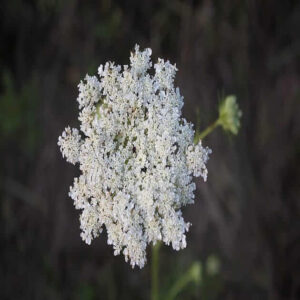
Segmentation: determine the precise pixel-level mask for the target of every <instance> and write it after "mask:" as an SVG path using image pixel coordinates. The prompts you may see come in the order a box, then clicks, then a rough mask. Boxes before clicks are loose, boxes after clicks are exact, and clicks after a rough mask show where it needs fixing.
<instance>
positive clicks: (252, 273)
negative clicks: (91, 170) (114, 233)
mask: <svg viewBox="0 0 300 300" xmlns="http://www.w3.org/2000/svg"><path fill="white" fill-rule="evenodd" d="M135 43H138V44H140V45H141V47H142V48H144V47H151V48H152V50H153V58H154V60H156V59H157V57H163V58H167V59H170V61H171V62H173V63H175V62H176V64H177V67H178V68H179V72H178V76H177V79H176V81H177V85H178V86H180V89H181V92H182V94H183V95H184V96H185V107H184V116H185V117H186V118H187V119H188V120H189V121H192V122H194V123H197V124H198V126H199V127H200V128H201V129H204V128H205V127H206V126H207V125H209V124H210V123H211V122H212V121H214V120H215V119H216V118H217V106H218V102H219V101H220V98H221V97H222V95H227V94H235V95H236V96H237V99H238V101H239V104H240V107H241V109H242V111H243V118H242V128H241V131H240V133H239V135H238V136H237V137H232V136H228V135H225V134H224V133H223V132H222V130H221V129H218V130H217V131H215V132H214V133H212V134H211V135H210V136H209V137H208V138H207V139H206V140H205V142H204V143H205V145H208V146H209V147H211V148H212V149H213V154H212V155H211V159H210V161H209V164H208V168H209V176H208V182H207V183H203V182H202V181H201V180H198V181H197V193H196V194H197V197H196V198H197V201H196V203H195V205H192V206H189V207H187V208H185V209H184V214H185V218H186V220H189V221H191V222H192V223H193V226H192V227H191V230H190V232H189V234H188V247H187V249H185V250H182V251H180V252H175V251H173V250H171V249H170V248H168V247H163V248H162V250H161V280H160V282H161V286H162V288H163V287H165V286H168V284H170V282H172V281H173V280H175V279H174V278H175V277H176V276H177V275H178V274H179V275H180V274H181V273H182V272H184V270H186V269H187V268H188V267H189V266H190V265H191V264H192V263H193V262H194V261H199V262H201V264H202V266H203V270H204V271H203V278H202V279H201V284H200V286H199V285H198V286H195V285H193V284H191V285H189V286H188V288H187V289H186V290H185V291H184V292H182V293H181V294H180V295H179V296H178V297H177V299H204V300H206V299H245V300H246V299H300V218H299V215H300V201H299V196H300V63H299V58H300V57H299V56H300V3H299V1H271V0H265V1H259V0H248V1H238V0H232V1H223V0H219V1H207V0H203V1H179V0H172V1H168V0H165V1H154V0H153V1H150V0H146V1H140V0H129V1H122V0H120V1H110V0H102V1H100V0H99V1H79V0H67V1H59V0H36V1H34V0H32V1H21V0H9V1H1V7H0V155H1V160H0V165H1V168H0V225H1V235H0V254H1V256H0V257H1V260H0V299H46V300H47V299H75V300H77V299H78V300H93V299H104V300H106V299H107V300H115V299H149V293H150V278H151V276H150V260H149V262H148V264H147V266H146V267H145V268H144V269H142V270H139V269H134V270H132V269H131V267H130V265H129V264H126V263H125V262H124V258H123V256H118V257H114V256H113V251H112V248H111V247H110V246H107V245H106V235H105V233H104V234H102V235H101V237H100V238H98V239H97V240H95V241H94V242H93V243H92V245H91V246H87V245H86V244H84V243H83V242H82V241H81V239H80V236H79V233H80V231H79V220H78V216H79V212H78V211H75V208H74V207H73V203H72V200H71V199H70V198H69V197H68V189H69V186H70V185H71V184H72V181H73V177H74V176H76V175H78V170H77V167H74V166H72V165H70V164H68V163H66V162H65V161H64V160H63V158H62V157H61V154H60V152H59V149H58V147H57V138H58V136H59V135H60V134H61V132H62V130H63V129H64V127H65V126H67V125H71V126H78V121H77V114H78V111H77V102H76V101H75V100H76V97H77V84H78V83H79V81H80V79H82V78H83V77H84V76H85V74H86V73H89V74H95V73H96V71H97V67H98V65H99V64H100V63H104V62H106V61H108V60H113V61H116V62H117V63H120V64H125V63H128V59H129V52H130V51H131V50H132V49H133V47H134V45H135ZM212 257H213V262H214V264H213V272H211V274H210V273H209V267H207V268H206V269H205V266H206V265H207V263H208V260H209V258H212ZM149 258H150V252H149ZM210 269H211V267H210ZM205 270H206V271H205Z"/></svg>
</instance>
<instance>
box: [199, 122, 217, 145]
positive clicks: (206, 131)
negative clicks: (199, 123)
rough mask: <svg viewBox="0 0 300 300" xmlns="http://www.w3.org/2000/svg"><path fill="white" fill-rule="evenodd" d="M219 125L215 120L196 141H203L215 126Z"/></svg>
mask: <svg viewBox="0 0 300 300" xmlns="http://www.w3.org/2000/svg"><path fill="white" fill-rule="evenodd" d="M218 125H219V119H217V120H216V121H215V122H214V123H212V124H211V125H209V126H208V127H207V128H206V129H205V130H203V131H202V132H201V133H200V134H199V136H198V141H197V142H199V140H203V139H204V138H205V137H206V136H207V135H209V134H210V133H211V132H212V131H213V130H214V129H215V128H216V127H217V126H218Z"/></svg>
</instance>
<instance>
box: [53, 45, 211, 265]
mask: <svg viewBox="0 0 300 300" xmlns="http://www.w3.org/2000/svg"><path fill="white" fill-rule="evenodd" d="M151 67H152V62H151V49H145V50H144V51H140V50H139V47H138V46H136V47H135V52H134V53H132V54H131V56H130V65H129V66H127V65H125V66H123V67H121V66H119V65H115V64H114V63H112V62H108V63H106V64H105V65H100V67H99V69H98V74H99V78H97V77H96V76H88V75H87V76H86V78H85V81H83V82H81V83H80V84H79V96H78V99H77V100H78V102H79V109H80V113H79V120H80V122H81V125H80V129H81V135H80V134H79V131H78V130H77V129H72V130H71V129H70V128H69V127H67V128H66V129H65V131H64V133H63V134H62V136H61V137H59V142H58V145H59V146H60V149H61V152H62V154H63V156H64V157H66V160H67V161H69V162H71V163H73V164H74V163H77V162H78V163H79V167H80V170H81V175H80V176H79V178H75V180H74V184H73V186H72V187H71V188H70V193H69V195H70V197H71V198H72V199H73V200H74V204H75V207H76V208H77V209H80V210H82V214H81V217H80V224H81V225H80V228H81V230H82V233H81V237H82V239H83V240H84V241H85V242H86V243H88V244H90V243H91V241H92V239H93V238H95V237H97V236H98V235H99V234H100V233H101V231H102V228H103V227H105V228H106V230H107V236H108V241H107V242H108V244H111V245H113V248H114V254H115V255H117V254H120V253H121V252H122V253H123V254H124V256H125V260H126V261H127V260H129V261H130V264H131V265H132V266H135V265H138V266H139V267H143V266H144V264H145V263H146V248H147V245H148V244H150V243H153V244H155V243H156V242H157V241H163V242H164V243H165V244H167V245H169V244H172V247H173V248H174V249H175V250H179V249H181V248H184V247H186V236H185V233H186V231H188V229H189V227H190V223H188V222H185V221H184V219H183V217H182V212H181V207H182V206H184V205H186V204H190V203H193V202H194V190H195V187H196V186H195V183H194V182H193V181H192V176H193V175H194V176H202V177H203V178H204V180H206V177H207V169H206V162H207V160H208V155H209V154H210V153H211V150H210V149H208V148H204V147H203V146H202V144H201V141H199V143H198V144H197V145H194V143H193V139H194V130H193V127H192V124H190V123H188V122H187V121H186V120H185V119H184V118H182V117H181V109H182V106H183V97H182V96H181V95H180V92H179V89H178V88H175V87H174V77H175V73H176V71H177V69H176V66H175V65H172V64H171V63H170V62H169V61H164V60H162V59H159V60H158V62H157V63H156V64H155V65H154V70H155V73H154V75H150V74H149V73H148V71H149V69H150V68H151Z"/></svg>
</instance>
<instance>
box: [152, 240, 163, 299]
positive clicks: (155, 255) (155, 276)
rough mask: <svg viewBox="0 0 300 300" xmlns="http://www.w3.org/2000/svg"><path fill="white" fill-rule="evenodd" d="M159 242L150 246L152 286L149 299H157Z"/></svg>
mask: <svg viewBox="0 0 300 300" xmlns="http://www.w3.org/2000/svg"><path fill="white" fill-rule="evenodd" d="M160 246H161V243H160V242H156V244H155V245H154V246H152V265H151V273H152V287H151V300H159V248H160Z"/></svg>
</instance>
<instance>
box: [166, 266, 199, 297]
mask: <svg viewBox="0 0 300 300" xmlns="http://www.w3.org/2000/svg"><path fill="white" fill-rule="evenodd" d="M200 276H201V265H200V264H199V263H198V262H196V263H194V264H193V265H192V266H191V267H190V269H189V270H188V271H186V273H184V274H183V275H182V276H181V277H180V278H179V279H178V280H177V281H176V282H175V284H174V285H173V286H172V288H171V289H170V291H169V293H168V294H167V296H166V298H165V300H174V299H175V298H176V296H177V295H178V294H179V293H180V292H182V291H183V290H184V288H185V287H186V286H187V285H188V284H189V283H191V282H195V283H196V284H197V283H199V282H200V279H201V278H200Z"/></svg>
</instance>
